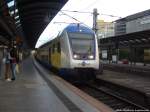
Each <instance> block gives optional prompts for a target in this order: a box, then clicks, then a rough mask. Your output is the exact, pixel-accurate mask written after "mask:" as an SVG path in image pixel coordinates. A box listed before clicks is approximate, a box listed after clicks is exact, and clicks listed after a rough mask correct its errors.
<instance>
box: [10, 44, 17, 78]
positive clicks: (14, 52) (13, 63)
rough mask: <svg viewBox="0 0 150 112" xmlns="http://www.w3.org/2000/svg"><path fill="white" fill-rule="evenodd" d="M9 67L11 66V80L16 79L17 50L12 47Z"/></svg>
mask: <svg viewBox="0 0 150 112" xmlns="http://www.w3.org/2000/svg"><path fill="white" fill-rule="evenodd" d="M10 56H11V60H10V65H11V71H12V78H11V80H15V79H16V64H17V49H16V48H15V47H14V46H13V48H12V49H11V50H10Z"/></svg>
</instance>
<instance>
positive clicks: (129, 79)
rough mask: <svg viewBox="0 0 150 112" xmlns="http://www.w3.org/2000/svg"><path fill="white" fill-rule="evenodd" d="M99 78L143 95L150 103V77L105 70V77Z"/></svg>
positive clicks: (100, 76)
mask: <svg viewBox="0 0 150 112" xmlns="http://www.w3.org/2000/svg"><path fill="white" fill-rule="evenodd" d="M97 78H98V79H101V80H102V81H106V82H110V83H111V84H115V85H120V86H122V87H125V88H129V89H130V90H135V91H138V92H140V93H143V94H144V95H145V96H146V97H147V100H148V102H149V103H150V77H144V76H143V75H141V76H140V75H135V74H129V73H123V72H122V73H120V72H114V71H109V70H104V73H103V75H99V76H98V77H97Z"/></svg>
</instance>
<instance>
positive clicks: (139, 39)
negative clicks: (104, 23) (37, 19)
mask: <svg viewBox="0 0 150 112" xmlns="http://www.w3.org/2000/svg"><path fill="white" fill-rule="evenodd" d="M116 45H117V46H118V47H121V46H124V47H150V30H145V31H139V32H133V33H129V34H125V35H119V36H113V37H108V38H103V39H100V46H101V47H104V48H105V47H109V46H116Z"/></svg>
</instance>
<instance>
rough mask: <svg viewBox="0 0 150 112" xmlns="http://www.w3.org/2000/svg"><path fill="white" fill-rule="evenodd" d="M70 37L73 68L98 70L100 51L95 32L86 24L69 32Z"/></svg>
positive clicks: (71, 64)
mask: <svg viewBox="0 0 150 112" xmlns="http://www.w3.org/2000/svg"><path fill="white" fill-rule="evenodd" d="M74 30H75V29H74ZM68 38H69V42H70V48H71V62H70V66H71V68H73V69H78V70H86V71H87V70H88V71H89V70H91V71H95V70H98V69H99V53H98V44H97V38H96V36H95V33H94V32H93V31H92V30H91V29H89V28H87V27H85V26H80V27H78V28H77V30H76V31H74V32H73V31H72V32H68Z"/></svg>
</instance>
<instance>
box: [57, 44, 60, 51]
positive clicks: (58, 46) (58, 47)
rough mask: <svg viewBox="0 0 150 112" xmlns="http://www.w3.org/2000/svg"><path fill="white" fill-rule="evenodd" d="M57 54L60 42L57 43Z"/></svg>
mask: <svg viewBox="0 0 150 112" xmlns="http://www.w3.org/2000/svg"><path fill="white" fill-rule="evenodd" d="M57 52H59V53H60V42H58V43H57Z"/></svg>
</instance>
